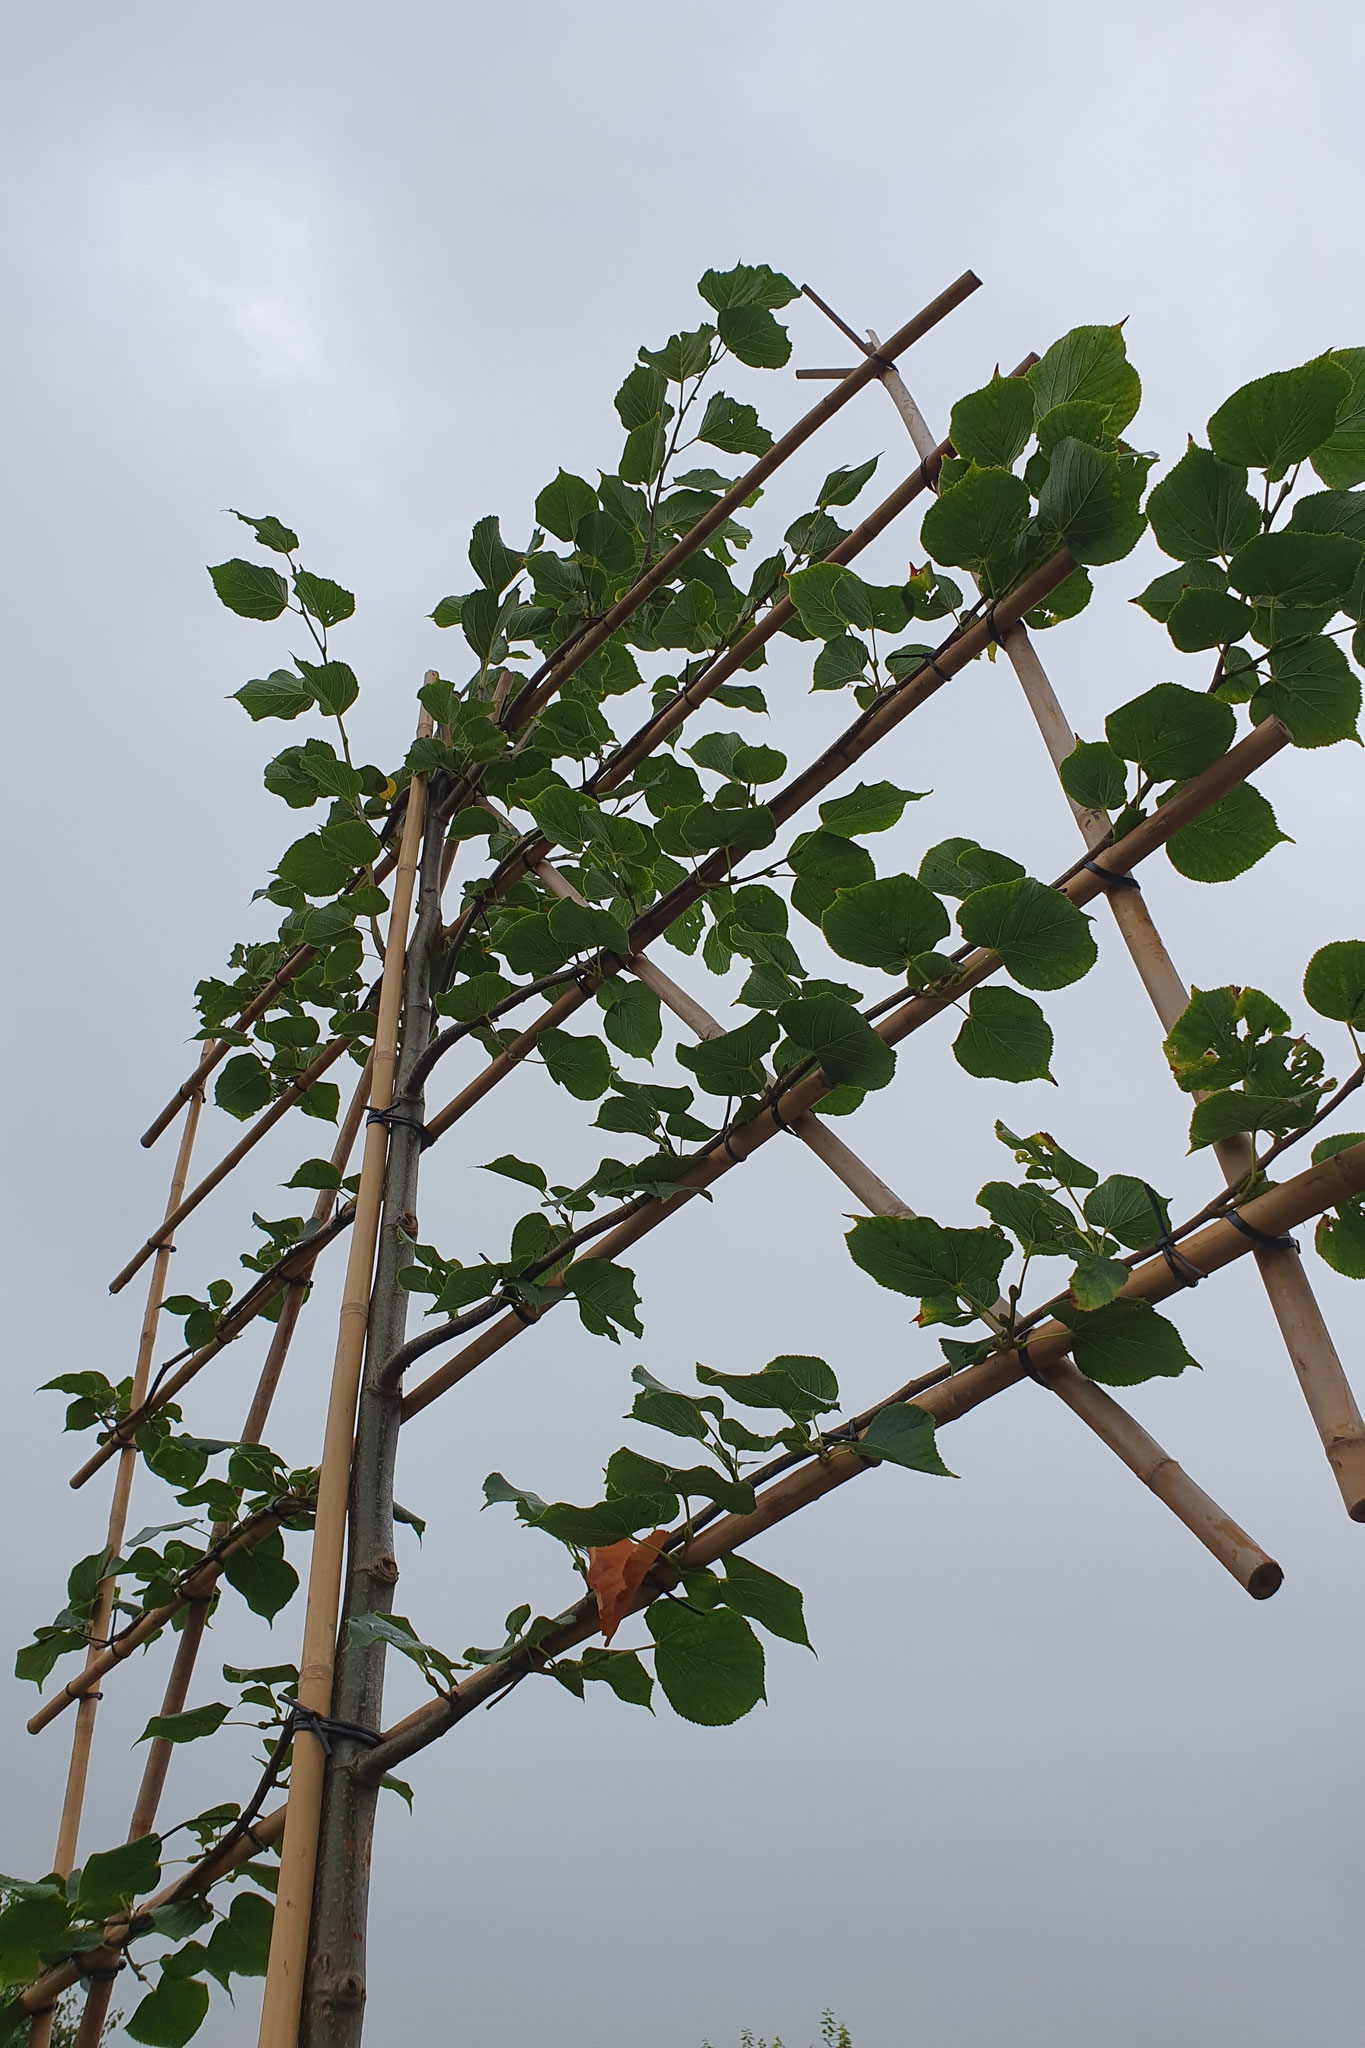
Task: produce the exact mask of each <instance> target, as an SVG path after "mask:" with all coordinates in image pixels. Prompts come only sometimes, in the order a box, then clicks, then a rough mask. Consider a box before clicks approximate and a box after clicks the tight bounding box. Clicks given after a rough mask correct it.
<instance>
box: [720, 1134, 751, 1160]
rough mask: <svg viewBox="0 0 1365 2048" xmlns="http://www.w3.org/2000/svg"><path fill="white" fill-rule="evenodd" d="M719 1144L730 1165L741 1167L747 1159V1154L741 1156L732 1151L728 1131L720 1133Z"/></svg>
mask: <svg viewBox="0 0 1365 2048" xmlns="http://www.w3.org/2000/svg"><path fill="white" fill-rule="evenodd" d="M720 1142H721V1145H722V1147H723V1149H724V1152H725V1156H726V1158H727V1159H728V1160H729V1161H730V1164H731V1165H732V1166H743V1164H744V1161H745V1159H746V1158H747V1157H748V1154H747V1153H743V1154H741V1153H739V1152H736V1151H734V1150H733V1149H732V1147H731V1144H730V1133H729V1131H728V1130H724V1131H722V1132H721V1134H720Z"/></svg>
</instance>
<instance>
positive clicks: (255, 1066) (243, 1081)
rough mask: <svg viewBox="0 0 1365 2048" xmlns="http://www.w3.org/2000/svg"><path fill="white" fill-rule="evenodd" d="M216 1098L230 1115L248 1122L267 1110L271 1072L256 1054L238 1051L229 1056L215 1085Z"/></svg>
mask: <svg viewBox="0 0 1365 2048" xmlns="http://www.w3.org/2000/svg"><path fill="white" fill-rule="evenodd" d="M213 1099H214V1101H215V1102H216V1103H217V1104H218V1107H219V1108H220V1109H225V1110H226V1111H227V1113H228V1115H229V1116H235V1117H237V1118H238V1119H239V1120H240V1121H241V1122H243V1123H244V1122H245V1121H246V1119H247V1118H248V1117H251V1116H255V1114H256V1112H257V1110H258V1109H264V1108H265V1105H266V1103H267V1102H269V1100H270V1074H269V1071H268V1069H267V1068H265V1067H263V1066H262V1065H261V1062H260V1061H259V1060H258V1059H257V1057H256V1055H255V1053H252V1052H239V1053H238V1054H237V1055H236V1056H235V1057H234V1058H233V1059H230V1060H229V1061H228V1063H227V1065H226V1066H225V1067H224V1068H223V1071H222V1073H221V1074H220V1075H219V1076H218V1080H217V1082H216V1084H215V1086H214V1090H213Z"/></svg>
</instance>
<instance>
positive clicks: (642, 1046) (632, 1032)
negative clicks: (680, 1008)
mask: <svg viewBox="0 0 1365 2048" xmlns="http://www.w3.org/2000/svg"><path fill="white" fill-rule="evenodd" d="M597 1000H598V1002H599V1003H600V1004H601V1006H602V1008H603V1009H604V1010H605V1011H606V1016H605V1018H604V1019H603V1025H602V1028H603V1030H604V1031H605V1032H606V1034H607V1037H608V1038H609V1039H610V1040H611V1042H612V1044H613V1045H616V1046H619V1047H620V1049H621V1051H622V1052H624V1053H629V1054H630V1055H631V1056H632V1057H633V1058H635V1059H642V1060H647V1059H649V1058H650V1057H651V1056H652V1055H653V1052H654V1049H655V1047H656V1046H657V1045H658V1043H659V1040H660V1039H661V1038H662V1036H663V1019H662V1016H661V1014H660V1004H659V998H658V997H657V996H656V995H655V993H654V991H653V989H649V988H646V987H645V986H644V983H643V982H639V981H623V980H620V979H613V980H611V981H604V982H603V983H602V986H601V987H600V988H599V989H598V991H597Z"/></svg>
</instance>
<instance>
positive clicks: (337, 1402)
mask: <svg viewBox="0 0 1365 2048" xmlns="http://www.w3.org/2000/svg"><path fill="white" fill-rule="evenodd" d="M430 730H431V719H430V717H429V716H428V715H427V714H425V713H424V714H423V716H422V719H421V721H420V723H419V725H418V735H419V737H421V736H423V735H424V734H426V733H428V732H430ZM425 811H426V781H425V778H424V777H414V778H413V783H412V786H411V791H410V794H409V798H408V805H407V814H406V817H405V818H404V822H403V839H402V846H401V849H400V852H399V857H398V868H397V872H396V874H395V877H394V888H393V906H392V909H391V911H390V914H389V930H388V941H387V944H386V946H385V950H384V973H383V979H382V981H381V984H380V993H379V1019H378V1026H377V1028H376V1031H375V1041H374V1067H373V1073H372V1077H371V1083H370V1117H369V1119H368V1120H367V1123H366V1129H365V1150H364V1155H363V1161H362V1165H361V1170H360V1191H359V1194H358V1196H357V1200H356V1220H355V1224H354V1226H353V1228H352V1231H351V1243H350V1250H349V1255H348V1259H347V1266H346V1282H345V1289H344V1292H343V1296H342V1303H341V1314H340V1326H339V1329H338V1332H337V1347H336V1358H335V1362H334V1365H333V1370H332V1389H331V1395H330V1399H329V1402H328V1409H327V1427H326V1434H325V1438H324V1442H323V1450H322V1461H321V1466H320V1468H319V1474H318V1506H317V1517H316V1522H315V1525H314V1533H313V1545H312V1552H311V1557H310V1564H309V1573H308V1597H307V1607H306V1611H305V1616H304V1627H303V1648H302V1651H301V1654H300V1657H299V1686H298V1700H299V1705H300V1706H301V1707H302V1708H303V1709H305V1711H308V1712H311V1713H314V1714H320V1715H325V1714H326V1713H327V1711H328V1709H329V1707H330V1706H331V1700H332V1666H333V1660H334V1657H335V1654H336V1626H337V1606H338V1601H339V1599H340V1593H341V1570H342V1555H343V1551H344V1548H345V1541H346V1502H347V1495H348V1491H349V1487H350V1470H351V1441H352V1435H353V1431H354V1428H355V1412H356V1397H357V1394H358V1391H359V1385H360V1369H361V1363H362V1359H363V1355H364V1347H365V1328H366V1323H367V1321H368V1315H369V1292H370V1276H371V1273H372V1271H373V1267H374V1256H375V1245H376V1241H377V1238H378V1234H379V1214H380V1204H381V1202H382V1199H383V1190H384V1168H385V1161H386V1159H387V1154H388V1125H387V1123H385V1122H384V1120H383V1119H384V1115H385V1112H386V1111H387V1110H388V1108H389V1106H390V1104H391V1102H392V1100H393V1078H394V1068H395V1064H396V1060H397V1052H398V1013H399V1005H400V1002H401V999H402V992H403V961H404V957H405V953H406V949H407V935H408V917H409V913H410V911H411V908H412V895H413V886H414V883H415V881H416V876H417V855H418V848H419V846H420V844H421V838H422V831H423V826H424V823H425ZM323 1767H324V1753H323V1748H322V1744H321V1742H320V1741H318V1740H317V1739H314V1740H313V1741H311V1742H304V1743H297V1742H296V1743H295V1746H294V1755H293V1761H292V1764H291V1768H290V1776H289V1799H288V1809H287V1810H288V1814H289V1820H290V1825H289V1827H288V1828H287V1829H286V1831H285V1839H284V1849H283V1852H282V1856H281V1863H280V1882H279V1893H278V1896H277V1899H276V1905H275V1918H274V1926H273V1930H272V1933H271V1940H270V1961H269V1965H268V1968H267V1972H266V1982H265V1997H264V2002H263V2006H262V2012H261V2031H260V2043H261V2048H293V2043H294V2038H295V2035H296V2033H297V2030H298V2017H299V2000H300V1998H301V1996H302V1993H303V1966H304V1960H305V1955H306V1951H307V1944H308V1913H309V1905H310V1901H311V1898H312V1890H313V1871H314V1859H315V1856H316V1852H317V1836H318V1821H319V1817H320V1814H321V1809H322V1783H323Z"/></svg>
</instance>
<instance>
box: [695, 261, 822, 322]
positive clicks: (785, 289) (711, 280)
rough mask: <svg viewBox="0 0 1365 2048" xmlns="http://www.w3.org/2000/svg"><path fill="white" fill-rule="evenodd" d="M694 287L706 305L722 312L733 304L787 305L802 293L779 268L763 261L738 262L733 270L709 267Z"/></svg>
mask: <svg viewBox="0 0 1365 2048" xmlns="http://www.w3.org/2000/svg"><path fill="white" fill-rule="evenodd" d="M697 290H698V291H699V292H700V293H701V296H702V297H703V298H704V299H705V301H706V303H707V305H708V306H713V307H714V308H715V310H716V311H717V312H718V313H724V312H725V311H727V310H728V309H729V308H730V307H732V306H788V305H790V304H791V302H792V300H793V299H799V298H800V296H801V294H800V292H799V291H798V290H797V288H796V286H795V285H794V284H793V283H792V281H791V279H790V278H789V277H784V276H783V275H782V272H781V271H780V270H770V269H769V268H768V266H767V264H766V263H737V264H736V265H735V267H734V269H733V270H708V271H706V272H704V273H703V275H702V277H701V280H700V282H699V283H698V285H697Z"/></svg>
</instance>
